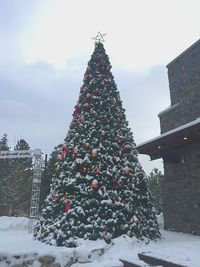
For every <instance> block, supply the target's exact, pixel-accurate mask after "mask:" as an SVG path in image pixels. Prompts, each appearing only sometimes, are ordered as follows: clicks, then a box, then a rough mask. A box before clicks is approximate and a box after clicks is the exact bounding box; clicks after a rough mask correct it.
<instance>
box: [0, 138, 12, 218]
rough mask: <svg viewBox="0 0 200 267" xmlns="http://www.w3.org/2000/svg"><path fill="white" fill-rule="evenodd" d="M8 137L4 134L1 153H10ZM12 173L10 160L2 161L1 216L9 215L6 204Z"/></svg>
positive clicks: (0, 178) (0, 172)
mask: <svg viewBox="0 0 200 267" xmlns="http://www.w3.org/2000/svg"><path fill="white" fill-rule="evenodd" d="M9 150H10V147H9V146H8V136H7V134H4V135H3V136H2V138H1V140H0V151H9ZM9 173H10V160H9V159H1V160H0V216H1V215H8V212H7V203H6V188H7V180H8V177H9Z"/></svg>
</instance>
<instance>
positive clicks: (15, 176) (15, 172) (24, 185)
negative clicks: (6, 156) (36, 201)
mask: <svg viewBox="0 0 200 267" xmlns="http://www.w3.org/2000/svg"><path fill="white" fill-rule="evenodd" d="M29 149H30V146H29V144H28V143H27V142H26V141H25V140H24V139H20V140H19V141H17V144H16V146H15V147H14V150H29ZM10 168H11V171H10V175H9V177H8V183H9V186H7V205H8V206H9V207H10V208H9V209H10V215H19V216H28V215H29V210H30V202H31V185H32V159H29V158H20V159H14V160H12V166H11V167H10Z"/></svg>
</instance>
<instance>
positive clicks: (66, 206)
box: [62, 194, 69, 213]
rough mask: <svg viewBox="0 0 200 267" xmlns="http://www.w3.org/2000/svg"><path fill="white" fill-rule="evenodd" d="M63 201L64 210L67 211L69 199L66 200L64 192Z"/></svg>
mask: <svg viewBox="0 0 200 267" xmlns="http://www.w3.org/2000/svg"><path fill="white" fill-rule="evenodd" d="M62 199H63V201H64V202H65V206H64V212H66V213H67V212H68V211H69V201H68V199H67V196H66V194H64V196H63V198H62Z"/></svg>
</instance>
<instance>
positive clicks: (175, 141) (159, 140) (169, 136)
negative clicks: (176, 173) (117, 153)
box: [136, 118, 200, 160]
mask: <svg viewBox="0 0 200 267" xmlns="http://www.w3.org/2000/svg"><path fill="white" fill-rule="evenodd" d="M198 141H200V118H198V119H196V120H194V121H192V122H189V123H187V124H184V125H182V126H180V127H178V128H175V129H173V130H171V131H168V132H166V133H163V134H161V135H160V136H157V137H156V138H153V139H151V140H149V141H147V142H145V143H142V144H139V145H138V146H136V149H137V150H138V152H139V153H140V154H146V155H149V156H150V157H151V160H154V159H159V158H165V157H169V156H170V155H171V154H172V152H173V151H176V150H177V149H180V148H183V147H184V146H186V145H188V144H191V143H194V142H198Z"/></svg>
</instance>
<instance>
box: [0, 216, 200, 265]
mask: <svg viewBox="0 0 200 267" xmlns="http://www.w3.org/2000/svg"><path fill="white" fill-rule="evenodd" d="M27 227H28V219H27V218H16V217H0V258H1V256H3V255H4V256H5V255H6V256H7V258H8V259H10V261H11V262H13V260H14V259H15V258H13V255H30V257H31V255H36V254H37V255H38V256H44V255H52V256H55V257H56V262H60V263H61V266H64V264H65V263H66V259H67V258H68V259H69V258H70V257H74V258H76V260H77V262H76V263H74V264H73V265H72V266H73V267H82V266H84V267H94V266H95V267H113V266H123V265H122V263H121V262H120V261H119V259H124V260H127V261H132V262H135V263H136V262H140V261H139V260H138V257H137V254H138V253H139V252H149V253H151V255H152V256H153V255H154V256H157V257H158V258H162V259H166V260H169V261H172V262H174V263H179V264H182V265H184V266H188V267H199V266H200V236H193V235H190V234H183V233H175V232H169V231H164V230H161V231H162V239H161V240H160V241H158V242H150V243H149V244H145V243H144V242H138V241H137V240H136V239H131V238H129V237H127V236H122V237H119V238H116V239H114V240H113V242H112V244H110V245H108V244H106V243H105V242H104V241H102V240H98V241H88V240H86V241H83V240H80V242H79V243H80V245H79V247H77V248H65V247H54V246H49V245H45V244H43V243H41V242H39V241H36V240H33V238H32V235H31V234H28V232H27ZM101 254H103V255H101ZM81 262H82V263H83V262H84V265H83V264H82V263H81ZM13 263H14V262H13ZM2 264H3V263H1V262H0V266H1V267H3V266H8V265H5V264H4V265H2ZM140 264H141V263H140ZM34 266H40V265H34Z"/></svg>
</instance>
